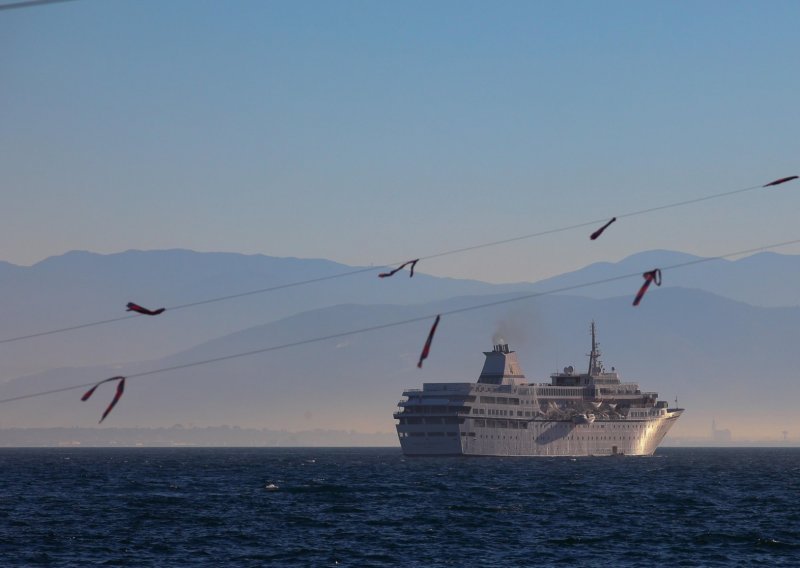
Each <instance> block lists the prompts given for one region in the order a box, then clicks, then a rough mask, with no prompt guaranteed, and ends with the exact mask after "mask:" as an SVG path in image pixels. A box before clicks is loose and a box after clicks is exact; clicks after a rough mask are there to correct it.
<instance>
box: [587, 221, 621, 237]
mask: <svg viewBox="0 0 800 568" xmlns="http://www.w3.org/2000/svg"><path fill="white" fill-rule="evenodd" d="M616 220H617V218H616V217H612V218H611V221H609V222H608V223H606V224H605V225H603V226H602V227H600V228H599V229H597V230H596V231H595V232H594V233H592V235H591V236H590V237H589V238H590V239H592V240H595V239H596V238H597V237H599V236H600V235H602V234H603V231H605V230H606V229H608V227H609V226H610V225H611V223H613V222H614V221H616Z"/></svg>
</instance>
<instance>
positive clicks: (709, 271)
mask: <svg viewBox="0 0 800 568" xmlns="http://www.w3.org/2000/svg"><path fill="white" fill-rule="evenodd" d="M700 258H702V257H698V256H693V255H690V254H685V253H679V252H673V251H663V250H653V251H647V252H641V253H638V254H634V255H631V256H629V257H627V258H625V259H623V260H621V261H619V262H616V263H610V262H598V263H595V264H591V265H589V266H587V267H585V268H581V269H580V270H576V271H574V272H568V273H566V274H562V275H559V276H556V277H553V278H548V279H546V280H542V281H540V282H538V283H537V284H536V289H540V290H552V289H558V288H562V287H567V286H574V285H576V284H583V283H585V282H595V281H598V280H604V279H607V278H613V277H615V276H619V275H620V274H631V273H637V272H642V271H644V270H651V269H653V268H662V269H663V268H665V267H668V266H673V265H677V264H684V263H689V262H692V261H696V260H699V259H700ZM663 277H664V278H663V284H662V285H663V286H667V287H672V286H678V287H682V288H696V289H698V290H706V291H708V292H713V293H714V294H717V295H719V296H724V297H726V298H730V299H733V300H739V301H741V302H746V303H748V304H752V305H754V306H764V307H779V306H797V305H800V296H798V294H797V286H796V283H797V282H800V256H795V255H781V254H776V253H773V252H761V253H758V254H754V255H752V256H748V257H745V258H742V259H739V260H735V261H732V260H725V259H717V260H711V261H708V262H702V263H698V264H694V265H690V266H684V267H681V268H675V269H671V270H664V273H663ZM630 292H631V281H630V280H618V281H615V282H608V283H606V284H598V285H594V286H589V287H585V288H580V289H577V290H574V291H572V292H570V293H571V294H578V295H581V296H588V297H591V298H611V297H614V296H621V295H625V294H630Z"/></svg>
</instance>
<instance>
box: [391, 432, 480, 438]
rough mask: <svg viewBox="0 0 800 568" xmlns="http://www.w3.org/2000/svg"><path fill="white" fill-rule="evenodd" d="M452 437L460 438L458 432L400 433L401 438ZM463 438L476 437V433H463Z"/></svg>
mask: <svg viewBox="0 0 800 568" xmlns="http://www.w3.org/2000/svg"><path fill="white" fill-rule="evenodd" d="M445 435H447V436H450V437H455V436H458V433H457V432H400V433H399V436H400V437H401V438H422V437H424V436H430V437H431V438H441V437H443V436H445ZM461 435H462V436H463V437H470V438H474V437H475V432H461Z"/></svg>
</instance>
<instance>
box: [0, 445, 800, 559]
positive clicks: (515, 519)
mask: <svg viewBox="0 0 800 568" xmlns="http://www.w3.org/2000/svg"><path fill="white" fill-rule="evenodd" d="M0 477H1V478H2V481H1V482H0V565H2V566H158V567H164V566H340V567H344V566H354V567H365V566H421V567H422V566H424V567H435V566H480V567H494V566H496V567H502V568H513V567H516V566H537V567H540V566H654V565H670V566H755V565H759V566H761V565H763V566H800V448H660V449H659V450H658V451H657V452H656V454H655V455H654V456H651V457H586V458H406V457H404V456H403V455H402V453H401V452H400V450H399V449H396V448H294V449H292V448H279V449H276V448H113V449H106V448H58V449H55V448H50V449H48V448H38V449H2V450H0Z"/></svg>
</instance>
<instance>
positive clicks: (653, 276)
mask: <svg viewBox="0 0 800 568" xmlns="http://www.w3.org/2000/svg"><path fill="white" fill-rule="evenodd" d="M642 278H644V284H642V287H641V288H639V291H638V292H637V293H636V298H634V300H633V305H634V306H638V305H639V302H641V301H642V298H643V297H644V294H645V292H647V289H648V288H649V287H650V284H651V283H655V285H656V286H661V270H660V269H659V268H656V269H654V270H650V271H648V272H645V273H644V274H642Z"/></svg>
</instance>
